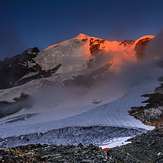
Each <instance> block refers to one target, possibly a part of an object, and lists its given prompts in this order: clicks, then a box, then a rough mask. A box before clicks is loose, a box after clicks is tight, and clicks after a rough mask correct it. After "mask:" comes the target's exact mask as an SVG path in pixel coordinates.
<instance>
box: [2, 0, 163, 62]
mask: <svg viewBox="0 0 163 163" xmlns="http://www.w3.org/2000/svg"><path fill="white" fill-rule="evenodd" d="M162 8H163V0H0V60H3V59H4V58H5V57H12V56H14V55H16V54H20V53H22V52H23V51H24V50H26V49H28V48H33V47H38V48H39V50H44V49H45V48H47V47H48V46H50V45H53V44H56V43H60V42H62V41H64V40H67V39H71V38H73V37H76V36H77V35H79V34H80V33H83V34H86V35H88V36H93V37H98V38H101V39H106V40H109V41H112V40H116V41H122V40H126V39H128V40H136V39H138V38H139V37H141V36H144V35H156V34H157V33H158V32H159V31H160V30H161V29H163V9H162Z"/></svg>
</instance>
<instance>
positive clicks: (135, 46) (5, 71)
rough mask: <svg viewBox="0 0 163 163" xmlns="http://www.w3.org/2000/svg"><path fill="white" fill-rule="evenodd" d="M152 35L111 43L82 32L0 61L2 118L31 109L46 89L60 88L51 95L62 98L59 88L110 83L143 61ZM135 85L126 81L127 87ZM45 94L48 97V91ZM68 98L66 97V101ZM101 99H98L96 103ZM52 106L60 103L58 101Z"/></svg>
mask: <svg viewBox="0 0 163 163" xmlns="http://www.w3.org/2000/svg"><path fill="white" fill-rule="evenodd" d="M153 37H154V36H143V37H141V38H139V39H138V40H136V41H132V40H123V41H121V42H117V41H112V42H111V41H107V40H103V39H99V38H95V37H89V36H87V35H84V34H80V35H79V36H77V37H75V38H72V39H70V40H67V41H64V42H62V43H59V44H55V45H52V46H49V47H48V48H46V49H45V50H43V51H39V49H38V48H37V47H35V48H31V49H27V50H26V51H24V52H23V53H22V54H18V55H15V56H14V57H12V58H6V59H4V60H3V61H0V76H1V79H2V80H0V89H1V90H0V107H1V109H0V118H1V117H4V116H6V115H10V114H13V113H16V112H18V111H20V110H22V109H23V108H28V109H30V108H32V107H33V105H34V104H35V102H34V99H33V98H31V96H33V94H36V93H40V92H42V91H43V90H45V91H46V90H47V89H54V88H57V90H53V92H51V93H50V94H51V95H50V96H55V99H58V101H61V100H60V99H61V98H63V97H62V96H63V94H66V92H64V91H63V92H62V90H58V87H59V88H66V89H68V88H72V87H73V89H71V91H73V92H75V94H77V95H83V94H86V93H88V91H90V90H88V89H91V88H92V90H93V88H96V87H101V86H100V85H103V84H104V81H106V82H105V83H107V85H108V81H111V80H112V78H113V77H114V76H116V75H117V74H121V72H123V71H128V69H130V68H128V67H127V66H128V65H131V64H133V63H137V62H139V61H140V60H143V58H144V57H145V55H146V54H145V47H146V46H147V45H148V43H149V42H150V40H151V39H152V38H153ZM132 73H133V72H132ZM123 78H125V75H124V77H123ZM133 78H135V76H133ZM117 80H119V79H117ZM130 80H131V79H130ZM134 80H135V79H134ZM100 82H101V83H100ZM112 82H113V80H112ZM99 83H100V84H99ZM126 83H127V82H126ZM133 84H134V83H132V84H126V85H127V89H128V87H131V86H132V85H133ZM118 85H119V84H118ZM8 88H9V89H8ZM116 89H117V88H116ZM57 91H59V92H60V93H57ZM54 92H56V93H55V94H58V97H56V95H55V94H54ZM59 94H60V95H59ZM70 94H71V93H70ZM95 94H96V93H95ZM102 94H103V93H102ZM45 96H47V97H48V96H49V94H47V95H45ZM60 96H61V97H60ZM67 96H69V95H67ZM70 96H71V95H70ZM17 99H19V100H17ZM67 99H68V98H67V97H66V98H65V101H67ZM39 100H40V99H39ZM42 100H43V101H44V99H41V101H42ZM50 100H51V101H50ZM53 101H54V99H53V98H52V97H51V98H50V97H49V99H48V101H46V102H45V103H48V104H47V105H50V103H54V102H53ZM101 101H102V100H100V99H97V100H95V101H93V104H99V103H100V102H101ZM59 103H60V102H59ZM53 105H58V102H57V104H56V103H55V104H53ZM50 107H51V106H50ZM34 108H36V107H34ZM45 108H49V106H46V107H45Z"/></svg>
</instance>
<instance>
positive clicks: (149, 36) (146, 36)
mask: <svg viewBox="0 0 163 163" xmlns="http://www.w3.org/2000/svg"><path fill="white" fill-rule="evenodd" d="M154 37H155V36H153V35H145V36H141V37H140V38H138V39H137V40H136V41H135V42H134V44H133V46H134V47H135V46H136V44H137V43H139V42H140V41H141V42H143V41H144V42H145V41H147V40H151V39H153V38H154Z"/></svg>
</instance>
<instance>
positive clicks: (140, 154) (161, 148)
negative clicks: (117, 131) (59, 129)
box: [0, 129, 163, 163]
mask: <svg viewBox="0 0 163 163" xmlns="http://www.w3.org/2000/svg"><path fill="white" fill-rule="evenodd" d="M128 141H131V142H132V143H130V144H127V145H124V146H122V147H115V148H112V149H109V151H108V150H104V149H102V148H99V147H98V146H94V145H92V144H90V145H89V146H83V145H82V144H79V145H77V146H74V145H67V146H64V145H62V144H61V145H59V146H56V145H41V144H36V145H33V144H31V145H27V146H19V147H13V148H1V149H0V162H6V163H19V162H21V163H29V162H35V163H37V162H40V163H43V162H55V163H68V162H69V163H84V162H87V163H88V162H89V163H104V162H107V163H147V162H148V163H162V162H163V129H155V130H153V131H149V132H147V133H143V134H140V135H138V136H136V137H134V138H132V139H129V140H128Z"/></svg>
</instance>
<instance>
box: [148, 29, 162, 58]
mask: <svg viewBox="0 0 163 163" xmlns="http://www.w3.org/2000/svg"><path fill="white" fill-rule="evenodd" d="M146 54H147V55H148V57H149V58H153V57H155V59H159V58H162V57H163V29H162V30H160V31H159V32H158V33H157V35H156V36H155V37H154V38H153V39H152V40H151V41H150V42H149V44H148V46H147V47H146Z"/></svg>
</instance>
